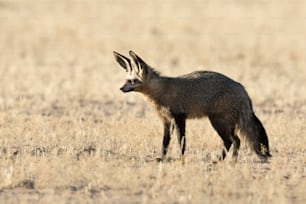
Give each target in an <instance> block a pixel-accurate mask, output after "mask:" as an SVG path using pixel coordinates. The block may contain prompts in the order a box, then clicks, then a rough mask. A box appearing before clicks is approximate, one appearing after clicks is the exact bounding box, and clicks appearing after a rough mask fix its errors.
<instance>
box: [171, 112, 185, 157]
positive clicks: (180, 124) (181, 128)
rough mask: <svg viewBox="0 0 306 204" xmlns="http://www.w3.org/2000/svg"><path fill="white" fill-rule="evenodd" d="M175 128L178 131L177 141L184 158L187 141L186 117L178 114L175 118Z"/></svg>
mask: <svg viewBox="0 0 306 204" xmlns="http://www.w3.org/2000/svg"><path fill="white" fill-rule="evenodd" d="M174 120H175V126H176V131H177V140H178V143H179V146H180V150H181V156H182V157H183V156H184V153H185V147H186V139H185V128H186V115H185V114H178V115H175V116H174Z"/></svg>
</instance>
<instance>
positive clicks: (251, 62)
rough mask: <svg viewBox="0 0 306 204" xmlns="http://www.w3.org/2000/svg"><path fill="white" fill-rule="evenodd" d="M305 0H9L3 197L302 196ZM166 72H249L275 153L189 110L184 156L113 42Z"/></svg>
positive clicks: (4, 19) (2, 47) (1, 73)
mask: <svg viewBox="0 0 306 204" xmlns="http://www.w3.org/2000/svg"><path fill="white" fill-rule="evenodd" d="M305 7H306V3H305V2H304V1H301V0H294V1H285V0H283V1H278V0H274V1H273V0H272V1H265V0H262V1H251V0H247V1H245V0H239V1H221V0H217V1H216V0H213V1H199V0H192V1H190V0H189V1H187V0H186V1H185V0H179V1H174V0H170V1H161V0H157V1H150V2H148V1H147V2H145V1H141V0H135V1H132V0H127V1H119V0H115V1H110V0H101V1H99V0H91V1H81V0H65V1H56V2H55V1H54V0H44V1H42V0H27V1H22V0H0V30H1V32H0V138H1V140H0V203H21V202H22V203H33V202H38V203H56V202H57V203H91V202H96V203H228V202H231V203H305V202H306V190H305V189H306V147H305V145H306V137H305V136H306V126H305V118H306V117H305V116H306V94H305V93H306V88H305V87H306V69H305V67H306V58H305V56H306V44H305V36H306V14H305V12H304V8H305ZM130 49H132V50H135V51H136V53H138V54H139V55H140V56H143V58H144V59H146V60H147V62H148V63H150V64H151V65H153V66H155V67H156V68H157V69H158V70H159V71H161V72H162V73H164V74H167V75H179V74H183V73H188V72H191V71H194V70H198V69H210V70H215V71H219V72H222V73H224V74H226V75H228V76H230V77H232V78H234V79H236V80H238V81H240V82H241V83H242V84H244V85H245V87H246V89H247V90H248V92H249V94H250V96H251V98H252V99H253V103H254V107H255V110H256V112H257V115H258V116H259V118H260V119H261V120H262V121H263V123H264V125H265V127H266V129H267V132H268V134H269V139H270V145H271V153H272V154H273V158H272V159H271V161H270V163H269V164H262V163H258V160H257V158H256V157H255V156H254V154H253V153H252V152H249V150H248V149H247V148H246V147H245V146H244V147H243V148H242V149H241V151H240V156H239V159H238V163H237V164H236V165H232V164H231V162H230V159H229V160H228V161H225V162H223V163H220V164H217V165H213V164H212V161H213V160H214V158H215V157H216V155H217V154H218V153H220V150H221V141H220V139H219V137H218V136H217V135H216V133H215V132H214V131H213V130H212V128H211V126H210V124H209V123H208V121H207V120H206V119H204V120H199V121H188V124H187V153H186V165H185V166H184V167H182V166H181V165H179V164H177V162H176V160H175V159H176V158H178V148H177V145H176V141H175V139H176V138H174V139H173V141H172V144H171V145H170V146H171V149H170V152H169V157H170V158H171V159H170V161H169V162H168V163H165V164H157V163H155V162H152V160H153V159H154V158H156V157H157V156H159V152H160V148H161V140H162V136H161V134H162V133H161V132H162V127H161V122H160V121H159V119H158V118H157V116H156V115H155V113H154V112H152V109H150V107H148V106H147V105H146V103H145V102H144V100H143V98H142V97H140V96H139V95H137V94H127V95H123V94H122V93H120V91H119V87H120V86H121V84H122V83H123V80H124V77H125V73H124V72H123V71H122V70H121V69H120V68H119V67H118V65H116V64H115V62H114V59H113V56H112V51H113V50H116V51H119V52H122V53H127V52H128V50H130Z"/></svg>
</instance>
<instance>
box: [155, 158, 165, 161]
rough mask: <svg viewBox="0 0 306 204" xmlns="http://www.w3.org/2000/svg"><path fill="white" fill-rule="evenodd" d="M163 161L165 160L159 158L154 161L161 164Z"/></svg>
mask: <svg viewBox="0 0 306 204" xmlns="http://www.w3.org/2000/svg"><path fill="white" fill-rule="evenodd" d="M164 160H165V159H163V158H160V157H157V158H156V161H157V162H163V161H164Z"/></svg>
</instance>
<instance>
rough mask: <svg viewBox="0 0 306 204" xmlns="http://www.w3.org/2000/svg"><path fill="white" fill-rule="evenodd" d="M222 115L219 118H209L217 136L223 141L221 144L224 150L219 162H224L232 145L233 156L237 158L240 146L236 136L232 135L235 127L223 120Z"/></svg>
mask: <svg viewBox="0 0 306 204" xmlns="http://www.w3.org/2000/svg"><path fill="white" fill-rule="evenodd" d="M225 118H226V117H225V116H224V115H220V116H216V115H214V116H212V115H210V116H209V120H210V122H211V124H212V126H213V127H214V129H215V130H216V131H217V133H218V134H219V136H220V137H221V138H222V140H223V144H224V147H225V149H222V154H221V157H220V160H224V159H225V157H226V154H227V152H228V151H229V149H230V148H231V146H232V144H233V146H234V151H233V155H234V156H238V149H239V146H240V140H239V138H238V137H237V136H235V135H234V131H235V125H234V124H232V123H231V122H229V121H227V120H226V119H225Z"/></svg>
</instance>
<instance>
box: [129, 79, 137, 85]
mask: <svg viewBox="0 0 306 204" xmlns="http://www.w3.org/2000/svg"><path fill="white" fill-rule="evenodd" d="M127 82H128V83H129V84H137V83H138V82H139V80H138V79H129V80H127Z"/></svg>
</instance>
